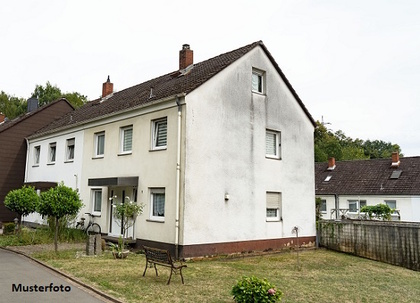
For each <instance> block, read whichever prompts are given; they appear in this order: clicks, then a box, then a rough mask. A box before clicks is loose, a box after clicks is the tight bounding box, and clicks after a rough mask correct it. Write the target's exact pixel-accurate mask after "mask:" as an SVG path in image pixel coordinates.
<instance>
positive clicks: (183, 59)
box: [179, 44, 194, 69]
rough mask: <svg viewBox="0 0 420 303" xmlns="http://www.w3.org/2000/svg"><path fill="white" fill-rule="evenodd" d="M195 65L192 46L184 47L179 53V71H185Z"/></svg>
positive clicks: (185, 45)
mask: <svg viewBox="0 0 420 303" xmlns="http://www.w3.org/2000/svg"><path fill="white" fill-rule="evenodd" d="M193 63H194V60H193V51H192V50H190V45H189V44H184V45H182V49H181V50H180V51H179V69H185V68H187V67H188V66H190V65H191V64H193Z"/></svg>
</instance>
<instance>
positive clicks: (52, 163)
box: [47, 162, 55, 165]
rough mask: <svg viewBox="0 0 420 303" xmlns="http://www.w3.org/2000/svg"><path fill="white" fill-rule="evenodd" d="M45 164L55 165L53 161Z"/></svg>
mask: <svg viewBox="0 0 420 303" xmlns="http://www.w3.org/2000/svg"><path fill="white" fill-rule="evenodd" d="M47 165H55V162H51V163H47Z"/></svg>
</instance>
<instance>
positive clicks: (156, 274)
mask: <svg viewBox="0 0 420 303" xmlns="http://www.w3.org/2000/svg"><path fill="white" fill-rule="evenodd" d="M153 266H154V267H155V272H156V277H157V276H159V275H158V272H157V268H156V264H155V263H153Z"/></svg>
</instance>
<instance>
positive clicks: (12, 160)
mask: <svg viewBox="0 0 420 303" xmlns="http://www.w3.org/2000/svg"><path fill="white" fill-rule="evenodd" d="M72 110H73V108H72V107H71V105H70V104H69V103H68V102H66V101H64V100H60V101H57V102H54V103H52V104H49V105H47V106H45V107H44V108H40V109H38V111H37V112H34V113H31V114H30V116H28V117H20V118H17V119H21V120H20V121H19V122H17V123H16V124H14V125H13V126H11V127H8V128H7V129H4V130H2V129H1V128H0V146H1V148H2V150H1V155H0V221H3V222H7V221H13V219H14V218H15V217H16V214H15V213H12V212H10V211H9V210H8V209H7V208H6V207H5V206H4V204H3V203H4V198H5V196H6V195H7V193H8V192H9V191H11V190H13V189H17V188H21V187H22V186H23V182H24V178H25V164H26V147H27V146H26V142H25V138H26V137H28V136H29V135H31V134H33V133H34V132H36V131H37V130H39V129H40V128H42V127H44V126H45V125H47V124H49V123H50V122H51V121H53V120H55V119H56V118H57V117H60V116H62V115H64V114H65V113H67V112H69V111H72ZM27 115H28V114H27ZM8 123H13V121H11V122H8ZM6 126H7V124H3V125H2V127H3V128H5V127H6Z"/></svg>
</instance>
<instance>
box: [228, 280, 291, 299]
mask: <svg viewBox="0 0 420 303" xmlns="http://www.w3.org/2000/svg"><path fill="white" fill-rule="evenodd" d="M231 294H232V295H233V299H234V300H235V302H238V303H240V302H241V303H251V302H278V301H280V299H281V296H282V295H283V293H282V292H281V291H280V290H276V288H275V286H274V285H272V284H271V283H269V282H268V281H267V279H259V278H256V277H254V276H251V277H242V279H241V280H239V281H238V282H237V283H236V285H234V286H233V287H232V291H231Z"/></svg>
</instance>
